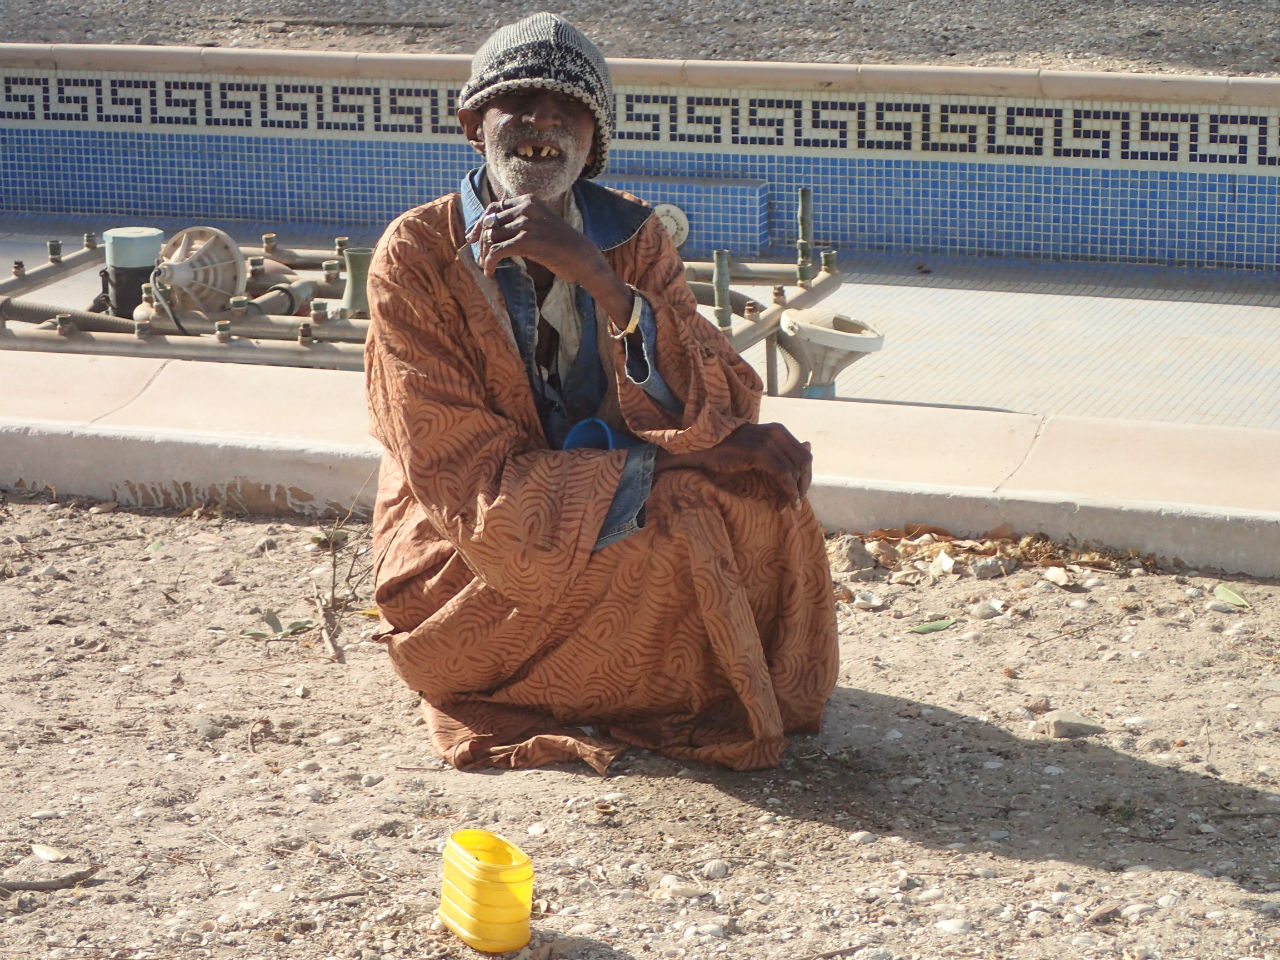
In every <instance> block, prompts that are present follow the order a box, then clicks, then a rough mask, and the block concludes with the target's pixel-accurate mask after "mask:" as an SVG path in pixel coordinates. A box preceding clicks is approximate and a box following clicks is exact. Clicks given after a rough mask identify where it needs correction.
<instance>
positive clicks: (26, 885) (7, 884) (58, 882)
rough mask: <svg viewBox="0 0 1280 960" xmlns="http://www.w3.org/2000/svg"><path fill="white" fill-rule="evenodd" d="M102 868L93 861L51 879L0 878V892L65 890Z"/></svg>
mask: <svg viewBox="0 0 1280 960" xmlns="http://www.w3.org/2000/svg"><path fill="white" fill-rule="evenodd" d="M101 869H102V864H100V863H95V864H92V865H90V866H88V867H85V868H84V869H83V870H77V871H76V872H75V873H68V874H67V875H66V876H65V877H54V878H53V879H52V880H0V894H3V895H4V896H6V897H7V896H8V895H9V894H11V893H14V892H16V891H19V890H24V891H25V890H66V889H67V888H68V887H74V886H76V885H77V884H81V883H84V882H85V881H86V880H88V879H89V878H90V877H92V876H93V875H94V874H95V873H97V872H98V871H99V870H101Z"/></svg>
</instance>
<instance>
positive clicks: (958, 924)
mask: <svg viewBox="0 0 1280 960" xmlns="http://www.w3.org/2000/svg"><path fill="white" fill-rule="evenodd" d="M933 926H934V928H935V929H937V930H941V931H942V932H943V933H969V932H970V931H971V930H973V924H972V923H970V922H969V921H968V920H965V919H964V918H963V917H952V918H950V919H948V920H939V921H938V922H937V923H935V924H934V925H933Z"/></svg>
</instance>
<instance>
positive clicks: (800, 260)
mask: <svg viewBox="0 0 1280 960" xmlns="http://www.w3.org/2000/svg"><path fill="white" fill-rule="evenodd" d="M796 228H797V234H798V236H799V239H797V240H796V282H797V283H799V284H800V286H802V287H803V286H807V285H808V283H809V281H810V280H812V279H813V188H812V187H801V188H800V204H799V209H798V210H797V211H796Z"/></svg>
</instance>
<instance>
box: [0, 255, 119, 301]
mask: <svg viewBox="0 0 1280 960" xmlns="http://www.w3.org/2000/svg"><path fill="white" fill-rule="evenodd" d="M106 256H107V252H106V250H105V249H104V248H102V247H100V246H93V247H81V248H80V249H79V250H76V251H75V252H74V253H68V254H67V255H66V256H64V257H63V258H62V259H61V260H60V261H58V262H57V263H54V262H52V261H50V262H48V263H42V264H40V266H38V267H32V268H31V269H30V270H27V271H26V272H25V273H24V274H23V275H22V276H20V277H6V278H5V279H4V280H0V294H10V295H15V296H16V295H19V294H22V293H26V292H27V291H28V290H34V289H35V288H36V287H42V286H44V285H45V284H46V283H50V282H51V281H53V280H54V278H56V277H60V276H62V275H63V274H65V273H72V272H74V271H76V270H83V269H84V268H85V267H88V266H92V265H93V264H95V263H102V262H103V260H105V259H106Z"/></svg>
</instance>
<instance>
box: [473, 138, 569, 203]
mask: <svg viewBox="0 0 1280 960" xmlns="http://www.w3.org/2000/svg"><path fill="white" fill-rule="evenodd" d="M521 140H545V141H548V142H550V143H554V144H555V146H556V147H557V148H558V149H559V150H560V156H559V157H558V158H557V159H555V160H551V159H546V160H534V161H530V160H526V159H524V158H523V157H520V156H517V155H516V153H515V145H516V144H517V143H519V142H520V141H521ZM590 150H591V145H590V144H589V143H588V144H587V145H586V147H585V148H583V149H579V148H578V144H576V143H574V141H573V138H572V137H569V136H567V135H558V134H545V133H538V132H537V131H530V130H519V129H508V130H507V131H505V133H504V134H499V135H498V136H495V137H493V138H491V139H490V140H488V141H487V142H486V143H485V161H486V163H487V164H488V172H489V177H490V179H491V180H492V181H493V185H494V186H495V187H497V188H498V189H499V190H501V191H502V192H503V193H504V194H505V195H506V196H509V197H518V196H523V195H524V194H526V193H528V194H532V195H533V196H535V197H537V198H538V199H539V200H542V201H543V202H546V203H549V202H551V201H554V200H559V199H560V198H561V197H563V196H564V195H565V194H566V193H568V192H569V189H570V188H571V187H572V186H573V185H574V183H575V182H576V181H577V179H578V177H579V176H580V175H581V174H582V170H583V168H584V167H585V166H586V165H587V154H588V153H589V152H590Z"/></svg>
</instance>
